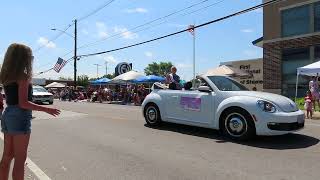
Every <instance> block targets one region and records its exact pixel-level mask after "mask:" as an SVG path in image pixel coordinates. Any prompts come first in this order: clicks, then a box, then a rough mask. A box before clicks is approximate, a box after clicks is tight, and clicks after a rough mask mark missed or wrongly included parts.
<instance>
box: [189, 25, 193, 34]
mask: <svg viewBox="0 0 320 180" xmlns="http://www.w3.org/2000/svg"><path fill="white" fill-rule="evenodd" d="M188 31H189V32H190V33H191V34H192V35H193V36H194V25H190V26H189V27H188Z"/></svg>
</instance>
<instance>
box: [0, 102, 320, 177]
mask: <svg viewBox="0 0 320 180" xmlns="http://www.w3.org/2000/svg"><path fill="white" fill-rule="evenodd" d="M55 106H57V107H59V108H61V109H63V110H64V111H63V112H62V114H61V116H60V117H58V118H52V117H50V116H48V115H46V114H44V113H39V112H37V113H35V114H34V115H35V116H36V118H35V119H34V120H33V130H32V138H31V142H30V148H29V151H30V152H29V158H30V159H31V160H32V161H33V162H34V163H35V164H36V165H37V166H39V167H40V168H41V170H42V171H43V172H44V173H45V174H46V175H47V176H48V177H50V178H51V179H58V180H64V179H66V180H67V179H68V180H69V179H76V180H80V179H86V180H87V179H88V180H91V179H92V180H96V179H97V180H100V179H121V180H122V179H130V180H132V179H133V180H135V179H137V180H144V179H146V180H151V179H159V180H165V179H170V180H171V179H173V180H175V179H178V180H180V179H190V180H195V179H210V180H211V179H218V180H223V179H228V180H229V179H245V180H251V179H252V180H256V179H262V180H264V179H266V180H273V179H274V180H279V179H281V180H286V179H288V180H294V179H297V180H300V179H304V180H307V179H310V180H311V179H312V180H313V179H314V180H316V179H318V178H319V177H320V172H319V169H320V163H319V160H320V158H319V153H320V145H319V139H320V121H309V120H308V121H307V125H306V128H305V129H304V130H303V131H301V132H298V133H297V134H291V135H286V136H279V137H260V138H257V139H255V140H252V141H249V142H245V143H239V142H230V141H228V140H226V139H225V138H224V137H221V136H220V135H219V134H218V133H217V132H216V131H214V130H210V129H204V128H196V127H190V126H184V125H175V124H164V125H163V126H161V127H160V128H157V129H156V128H155V129H153V128H149V127H146V126H145V123H144V119H143V118H142V114H141V111H140V107H135V106H122V105H108V104H94V103H72V102H71V103H70V102H55ZM0 145H2V141H0ZM31 176H32V177H31ZM27 177H30V178H34V174H32V173H31V174H30V172H28V174H27ZM27 177H26V179H27Z"/></svg>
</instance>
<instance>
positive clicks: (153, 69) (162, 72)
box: [144, 62, 173, 76]
mask: <svg viewBox="0 0 320 180" xmlns="http://www.w3.org/2000/svg"><path fill="white" fill-rule="evenodd" d="M172 66H173V65H172V63H171V62H160V63H156V62H153V63H151V64H148V66H147V67H146V68H145V69H144V73H146V75H156V76H166V75H167V74H168V73H170V69H171V67H172Z"/></svg>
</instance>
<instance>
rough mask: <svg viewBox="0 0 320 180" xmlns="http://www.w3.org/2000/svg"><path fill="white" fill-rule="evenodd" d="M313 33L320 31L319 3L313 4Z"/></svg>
mask: <svg viewBox="0 0 320 180" xmlns="http://www.w3.org/2000/svg"><path fill="white" fill-rule="evenodd" d="M314 31H315V32H318V31H320V2H318V3H315V4H314Z"/></svg>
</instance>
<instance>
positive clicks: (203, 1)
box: [39, 0, 225, 68]
mask: <svg viewBox="0 0 320 180" xmlns="http://www.w3.org/2000/svg"><path fill="white" fill-rule="evenodd" d="M113 1H114V0H113ZM113 1H108V2H107V3H106V4H104V5H103V6H101V7H99V8H97V9H96V10H95V11H93V12H91V13H89V14H90V16H91V15H93V14H94V12H95V13H96V12H98V11H97V10H101V9H103V8H104V7H106V6H107V5H109V4H111V3H112V2H113ZM207 1H209V0H201V1H200V2H197V3H194V4H191V5H189V6H187V7H185V8H182V9H180V10H177V11H174V12H172V13H170V14H167V15H165V16H162V17H159V18H156V19H153V20H151V21H148V22H146V23H144V24H140V25H138V26H135V27H133V28H131V29H129V30H126V31H124V32H121V33H116V34H113V35H111V36H109V37H107V38H104V39H102V40H98V41H95V42H91V43H87V44H85V45H82V46H80V47H78V48H77V50H78V49H83V48H86V47H89V46H92V45H95V44H98V43H100V42H103V41H105V40H107V39H110V38H113V37H117V36H119V35H122V34H123V33H126V32H130V31H133V30H135V29H138V28H140V27H143V26H146V25H149V24H152V23H154V22H157V21H159V20H162V19H164V20H165V19H166V18H168V17H170V16H173V15H175V14H178V13H180V12H183V11H186V10H188V9H191V8H193V7H195V6H198V5H200V4H203V3H205V2H207ZM222 1H225V0H221V1H218V2H215V3H214V4H211V5H209V6H210V7H211V6H213V5H215V4H218V3H221V2H222ZM209 6H208V7H209ZM208 7H207V8H208ZM199 10H203V9H202V8H201V9H199ZM199 10H198V11H199ZM192 13H194V12H192ZM192 13H190V14H192ZM89 14H88V15H86V16H84V17H86V18H87V17H89ZM185 15H188V14H184V15H182V16H185ZM84 17H83V18H80V19H81V20H83V19H84ZM78 21H79V20H78ZM161 24H163V22H162V23H160V24H156V25H155V26H158V25H161ZM147 29H150V27H147V28H144V29H141V30H138V31H135V32H140V31H144V30H147ZM72 52H73V50H70V51H68V52H67V53H65V54H64V55H62V56H60V57H65V56H67V55H69V54H71V53H72ZM48 64H50V63H47V64H45V65H42V66H40V67H39V68H42V67H45V66H47V65H48Z"/></svg>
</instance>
